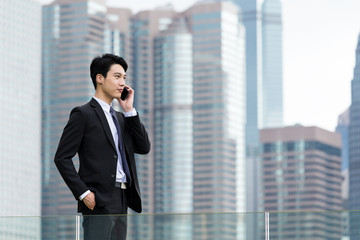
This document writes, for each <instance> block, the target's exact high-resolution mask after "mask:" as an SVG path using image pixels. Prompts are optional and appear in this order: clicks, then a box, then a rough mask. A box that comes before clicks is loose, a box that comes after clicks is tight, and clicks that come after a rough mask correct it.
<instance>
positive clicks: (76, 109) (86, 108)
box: [71, 102, 91, 112]
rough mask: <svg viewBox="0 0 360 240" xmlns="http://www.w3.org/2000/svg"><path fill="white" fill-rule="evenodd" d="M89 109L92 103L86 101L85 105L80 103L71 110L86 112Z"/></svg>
mask: <svg viewBox="0 0 360 240" xmlns="http://www.w3.org/2000/svg"><path fill="white" fill-rule="evenodd" d="M89 109H91V105H90V103H89V102H88V103H85V104H83V105H80V106H76V107H74V108H73V109H72V110H71V112H86V111H88V110H89Z"/></svg>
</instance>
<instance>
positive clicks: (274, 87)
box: [260, 0, 283, 128]
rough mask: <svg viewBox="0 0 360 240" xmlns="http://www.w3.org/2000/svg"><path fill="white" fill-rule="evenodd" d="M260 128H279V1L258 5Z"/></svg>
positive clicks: (280, 36) (274, 0)
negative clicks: (260, 61) (260, 47)
mask: <svg viewBox="0 0 360 240" xmlns="http://www.w3.org/2000/svg"><path fill="white" fill-rule="evenodd" d="M261 10H262V14H261V15H262V18H261V20H262V79H261V80H262V83H261V91H262V93H261V107H262V116H261V121H262V123H261V125H260V126H261V127H262V128H270V127H281V126H282V125H283V69H282V66H283V60H282V55H283V54H282V45H283V44H282V5H281V2H280V0H265V1H264V3H263V4H262V9H261Z"/></svg>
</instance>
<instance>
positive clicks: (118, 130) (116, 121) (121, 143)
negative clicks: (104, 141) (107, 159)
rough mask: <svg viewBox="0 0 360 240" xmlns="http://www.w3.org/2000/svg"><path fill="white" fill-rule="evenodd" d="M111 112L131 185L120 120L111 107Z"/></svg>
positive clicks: (126, 173)
mask: <svg viewBox="0 0 360 240" xmlns="http://www.w3.org/2000/svg"><path fill="white" fill-rule="evenodd" d="M110 114H111V116H112V119H113V121H114V124H115V127H116V130H117V132H118V146H119V151H120V155H121V162H122V166H123V169H124V172H125V175H126V181H127V183H128V184H129V186H130V185H131V176H130V170H129V166H128V164H127V161H126V156H125V149H124V143H123V141H122V135H121V130H120V125H119V121H118V119H117V117H116V113H115V110H114V109H113V108H112V107H110Z"/></svg>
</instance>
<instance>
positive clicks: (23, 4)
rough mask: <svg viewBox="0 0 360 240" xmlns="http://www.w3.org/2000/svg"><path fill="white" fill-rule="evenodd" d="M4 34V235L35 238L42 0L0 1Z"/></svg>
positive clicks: (0, 40) (0, 123) (0, 95)
mask: <svg viewBox="0 0 360 240" xmlns="http://www.w3.org/2000/svg"><path fill="white" fill-rule="evenodd" d="M0 32H1V34H0V52H1V56H0V76H1V83H2V87H1V89H0V101H1V103H2V107H1V108H2V111H1V116H0V119H1V120H0V199H1V200H0V201H1V204H0V205H1V209H0V216H1V218H0V239H22V238H23V237H24V236H26V238H27V239H34V240H35V239H40V236H41V231H40V218H39V217H38V216H40V215H41V161H40V159H41V150H40V149H41V118H40V116H41V6H40V4H39V3H37V2H36V1H34V0H29V1H22V0H4V1H0ZM30 216H32V217H30ZM34 216H36V217H34Z"/></svg>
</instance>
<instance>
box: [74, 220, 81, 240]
mask: <svg viewBox="0 0 360 240" xmlns="http://www.w3.org/2000/svg"><path fill="white" fill-rule="evenodd" d="M75 234H76V240H80V215H76V233H75Z"/></svg>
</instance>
